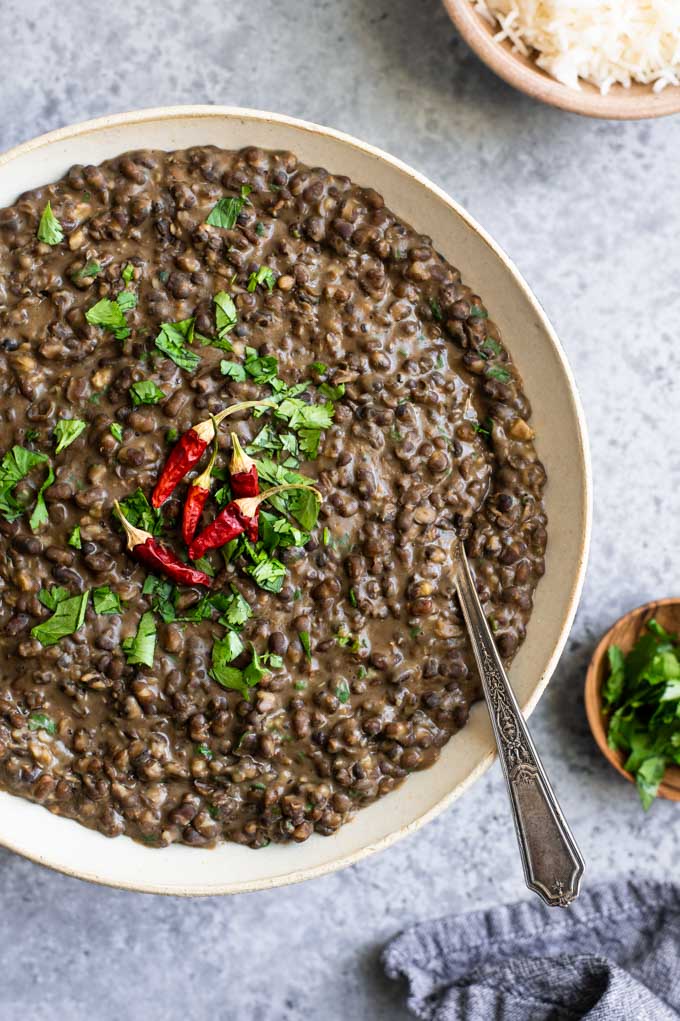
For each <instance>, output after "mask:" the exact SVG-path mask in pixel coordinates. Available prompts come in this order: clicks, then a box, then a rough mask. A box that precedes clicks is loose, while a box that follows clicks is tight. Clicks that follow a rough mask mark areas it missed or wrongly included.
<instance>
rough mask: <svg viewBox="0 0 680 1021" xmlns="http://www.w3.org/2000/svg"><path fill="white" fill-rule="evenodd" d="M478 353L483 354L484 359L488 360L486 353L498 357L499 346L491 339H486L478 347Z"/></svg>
mask: <svg viewBox="0 0 680 1021" xmlns="http://www.w3.org/2000/svg"><path fill="white" fill-rule="evenodd" d="M479 350H480V353H481V352H484V357H485V358H488V352H490V353H491V354H493V355H499V354H500V353H501V350H502V348H501V345H500V344H499V343H498V341H497V340H494V339H493V337H487V338H486V340H485V341H484V343H483V344H481V345H480V348H479Z"/></svg>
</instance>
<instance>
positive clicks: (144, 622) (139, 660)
mask: <svg viewBox="0 0 680 1021" xmlns="http://www.w3.org/2000/svg"><path fill="white" fill-rule="evenodd" d="M155 651H156V621H155V620H154V616H153V613H151V612H150V611H148V610H147V612H146V613H143V614H142V616H141V618H140V621H139V625H138V626H137V633H136V634H135V635H134V636H131V637H130V638H124V639H123V652H124V653H125V658H126V660H127V662H128V663H129V664H131V665H135V664H141V665H143V666H153V658H154V653H155Z"/></svg>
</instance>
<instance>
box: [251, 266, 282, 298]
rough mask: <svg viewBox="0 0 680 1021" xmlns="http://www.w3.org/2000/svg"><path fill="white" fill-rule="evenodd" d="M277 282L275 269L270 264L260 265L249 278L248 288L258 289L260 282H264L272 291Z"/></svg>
mask: <svg viewBox="0 0 680 1021" xmlns="http://www.w3.org/2000/svg"><path fill="white" fill-rule="evenodd" d="M275 283H276V276H275V275H274V272H273V270H271V269H270V268H269V266H260V267H259V269H257V270H255V272H254V273H251V274H250V276H249V278H248V290H249V291H251V292H252V291H254V290H256V288H257V286H258V284H263V285H264V286H265V287H266V288H267V290H268V291H269V292H270V293H271V291H273V290H274V284H275Z"/></svg>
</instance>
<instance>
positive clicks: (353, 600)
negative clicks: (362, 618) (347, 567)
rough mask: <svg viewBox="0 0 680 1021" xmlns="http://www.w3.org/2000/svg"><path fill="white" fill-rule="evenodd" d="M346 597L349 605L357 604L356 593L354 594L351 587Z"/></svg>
mask: <svg viewBox="0 0 680 1021" xmlns="http://www.w3.org/2000/svg"><path fill="white" fill-rule="evenodd" d="M348 598H349V601H350V605H351V606H356V605H357V594H356V592H355V591H354V589H353V588H351V589H350V590H349V593H348Z"/></svg>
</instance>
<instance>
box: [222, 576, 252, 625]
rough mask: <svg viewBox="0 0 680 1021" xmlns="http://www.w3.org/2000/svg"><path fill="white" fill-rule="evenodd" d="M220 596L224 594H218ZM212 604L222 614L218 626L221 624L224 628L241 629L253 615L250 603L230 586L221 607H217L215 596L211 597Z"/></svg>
mask: <svg viewBox="0 0 680 1021" xmlns="http://www.w3.org/2000/svg"><path fill="white" fill-rule="evenodd" d="M220 595H221V596H223V595H224V594H223V593H220ZM213 602H214V604H215V605H216V606H217V609H218V610H219V611H220V612H221V614H222V616H221V617H220V624H223V625H224V626H225V627H230V628H241V627H243V625H244V624H245V623H246V621H248V620H249V619H250V618H251V617H252V615H253V611H252V610H251V608H250V603H249V602H248V600H247V599H245V598H244V597H243V596H242V595H241V593H240V592H239V590H238V589H237V588H236V587H235V586H234V585H232V586H231V594H230V595H227V596H226V597H225V598H224V600H223V602H222V603H221V605H217V597H216V596H215V597H213Z"/></svg>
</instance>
